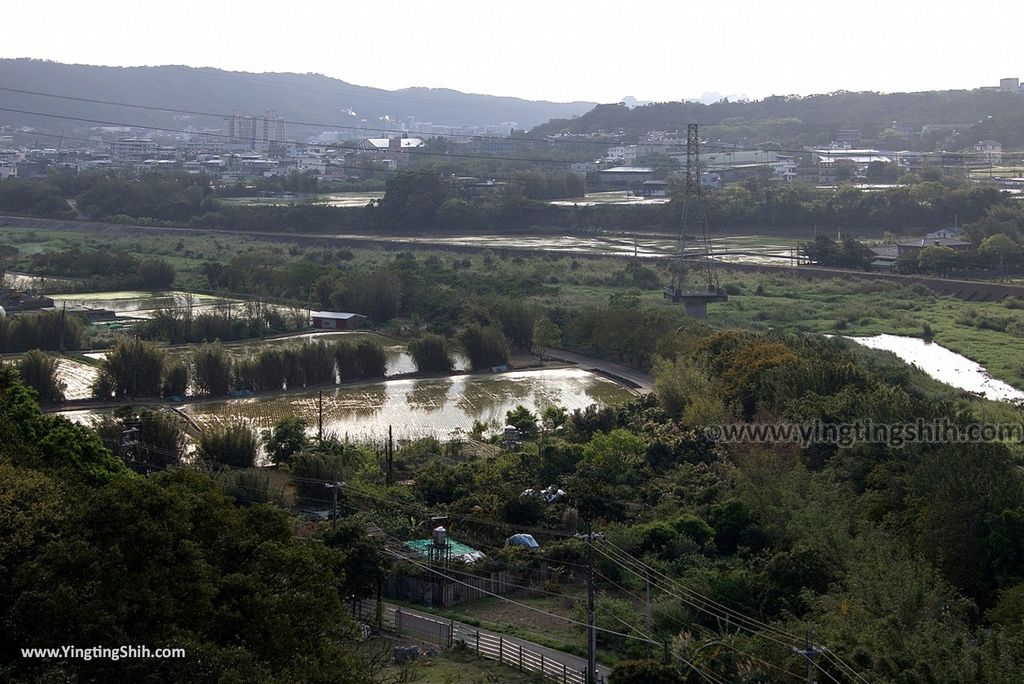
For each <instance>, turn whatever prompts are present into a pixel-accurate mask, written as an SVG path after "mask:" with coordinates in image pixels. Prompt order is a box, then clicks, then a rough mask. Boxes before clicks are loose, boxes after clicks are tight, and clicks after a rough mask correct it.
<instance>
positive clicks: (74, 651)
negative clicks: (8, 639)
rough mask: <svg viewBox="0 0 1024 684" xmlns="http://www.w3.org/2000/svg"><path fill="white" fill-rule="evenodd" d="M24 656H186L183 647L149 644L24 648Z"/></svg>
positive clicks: (122, 657) (127, 658) (22, 655)
mask: <svg viewBox="0 0 1024 684" xmlns="http://www.w3.org/2000/svg"><path fill="white" fill-rule="evenodd" d="M21 657H22V658H60V659H63V660H84V661H90V660H115V661H116V660H130V659H133V658H184V657H185V649H183V648H150V647H149V646H142V645H139V646H134V645H124V646H86V647H82V646H58V647H50V648H23V649H21Z"/></svg>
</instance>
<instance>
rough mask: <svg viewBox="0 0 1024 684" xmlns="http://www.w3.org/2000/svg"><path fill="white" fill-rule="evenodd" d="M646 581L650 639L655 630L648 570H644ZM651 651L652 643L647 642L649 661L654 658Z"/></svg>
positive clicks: (648, 633) (648, 634)
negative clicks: (652, 625) (652, 626)
mask: <svg viewBox="0 0 1024 684" xmlns="http://www.w3.org/2000/svg"><path fill="white" fill-rule="evenodd" d="M644 579H645V580H646V581H647V582H646V584H647V636H648V637H650V636H651V635H652V634H654V630H653V629H651V622H652V620H651V573H650V571H649V570H647V569H646V568H644ZM651 650H652V644H651V642H650V641H648V642H647V657H648V659H650V658H651V657H652V654H651Z"/></svg>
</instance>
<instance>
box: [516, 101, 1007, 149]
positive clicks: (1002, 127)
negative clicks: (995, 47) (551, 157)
mask: <svg viewBox="0 0 1024 684" xmlns="http://www.w3.org/2000/svg"><path fill="white" fill-rule="evenodd" d="M688 123H699V124H701V125H702V126H704V127H707V128H706V129H705V130H706V133H705V134H704V135H705V137H706V136H711V137H712V139H721V140H728V141H735V142H737V143H745V144H755V143H773V142H774V143H783V144H793V145H806V144H827V143H828V142H829V141H830V140H837V139H839V138H838V137H837V136H839V134H840V132H842V131H846V132H847V133H846V134H849V131H850V130H851V129H852V130H853V131H854V132H855V133H859V134H860V135H861V136H862V138H863V139H864V140H867V141H869V142H870V143H871V144H875V145H884V146H888V147H897V148H905V147H908V146H910V147H914V146H920V147H923V148H927V149H931V148H933V147H934V146H939V145H941V146H945V147H946V149H954V148H955V147H956V146H957V145H972V144H974V143H975V142H977V141H979V140H983V139H989V138H990V139H994V140H997V141H999V142H1000V143H1002V145H1003V146H1004V147H1014V148H1016V147H1020V146H1024V94H1018V93H1010V92H998V91H997V90H995V89H992V88H978V89H975V90H936V91H925V92H916V93H875V92H845V91H843V92H835V93H827V94H822V95H807V96H773V97H766V98H764V99H762V100H753V101H734V102H731V101H729V100H721V101H719V102H714V103H710V104H707V103H702V102H660V103H650V104H646V105H644V106H635V107H628V106H624V105H623V104H603V105H598V106H597V107H595V108H593V109H592V110H590V111H589V112H587V113H586V114H584V115H582V116H578V117H571V118H567V119H565V120H558V119H555V120H552V121H550V122H548V123H546V124H542V125H540V126H538V127H537V128H535V129H533V131H531V134H532V135H535V136H541V135H557V134H574V135H579V134H591V133H598V132H604V133H619V134H621V135H622V136H623V138H624V139H627V140H630V139H633V140H635V139H636V138H637V136H640V135H643V134H644V133H646V132H648V131H678V130H685V129H686V124H688Z"/></svg>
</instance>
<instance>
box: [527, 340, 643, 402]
mask: <svg viewBox="0 0 1024 684" xmlns="http://www.w3.org/2000/svg"><path fill="white" fill-rule="evenodd" d="M544 356H545V357H546V358H551V359H558V360H559V361H565V362H566V363H574V364H576V365H577V366H579V367H580V368H583V369H585V370H589V371H596V372H597V373H599V374H601V375H605V376H611V377H612V379H619V378H622V379H625V380H628V381H629V382H630V383H632V384H633V385H636V387H631V388H630V389H633V390H635V391H636V392H637V393H639V394H650V393H651V392H653V391H654V378H653V377H652V376H651V375H650V374H649V373H644V372H643V371H640V370H637V369H636V368H630V367H629V366H624V365H622V364H621V363H614V362H613V361H604V360H603V359H595V358H591V357H589V356H581V355H580V354H574V353H572V352H569V351H562V350H561V349H545V350H544Z"/></svg>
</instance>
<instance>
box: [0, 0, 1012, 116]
mask: <svg viewBox="0 0 1024 684" xmlns="http://www.w3.org/2000/svg"><path fill="white" fill-rule="evenodd" d="M243 7H244V11H242V8H243ZM4 19H5V25H6V26H7V27H8V28H9V29H14V30H8V31H7V32H5V36H4V40H3V41H2V42H0V57H8V58H10V57H32V58H37V59H48V60H53V61H58V62H70V63H82V64H102V65H108V66H145V65H163V64H185V65H189V66H207V67H217V68H222V69H229V70H235V71H249V72H266V71H276V72H298V73H308V72H314V73H322V74H325V75H327V76H330V77H333V78H338V79H341V80H343V81H347V82H349V83H354V84H358V85H367V86H374V87H378V88H386V89H389V90H395V89H400V88H405V87H431V88H451V89H454V90H460V91H463V92H471V93H484V94H490V95H507V96H514V97H522V98H526V99H533V100H554V101H571V100H589V101H597V102H618V101H621V100H622V99H623V98H624V97H626V96H627V95H629V96H632V97H633V98H635V99H636V100H637V101H640V102H643V101H669V100H680V99H697V100H704V101H709V100H713V99H715V97H714V96H715V95H717V94H718V93H724V94H730V93H740V94H742V96H745V97H747V98H750V99H760V98H762V97H765V96H768V95H784V94H800V95H807V94H812V93H823V92H832V91H836V90H871V91H881V92H899V91H918V90H944V89H971V88H977V87H981V86H992V85H995V84H997V83H998V80H999V79H1000V78H1002V77H1008V76H1009V77H1013V76H1022V77H1024V60H1021V59H1020V58H1019V57H1018V56H1017V55H1016V54H1015V41H1013V40H1012V36H1011V35H1010V34H1009V29H1010V27H1013V26H1016V25H1018V24H1019V23H1020V21H1019V20H1020V19H1024V6H1022V5H1020V4H1018V3H1013V2H1000V1H997V0H979V1H976V2H974V3H970V4H968V3H963V2H951V1H949V0H931V1H923V0H904V1H901V2H881V1H879V0H864V1H862V2H860V3H832V2H822V1H821V0H817V1H811V0H789V1H787V2H785V3H767V2H763V0H719V1H717V2H709V1H707V0H695V1H691V2H685V3H684V2H674V1H666V0H646V1H644V0H640V1H638V2H631V3H628V4H624V3H621V2H610V1H608V0H594V1H591V2H585V3H584V2H550V0H549V1H548V2H539V1H537V0H519V1H518V2H514V3H501V4H499V3H493V2H491V3H488V2H479V0H477V1H476V2H472V1H469V0H448V1H446V2H439V3H436V6H434V7H429V6H427V5H425V4H424V3H411V2H405V1H404V0H397V1H396V2H392V3H389V4H388V5H387V6H386V7H385V8H383V9H382V8H381V5H380V4H379V3H373V2H365V1H362V0H353V1H351V2H342V3H338V2H321V1H319V0H317V1H312V2H304V3H296V4H294V5H281V4H280V3H270V2H264V1H262V0H250V1H249V2H247V3H244V5H242V4H239V3H227V2H218V1H210V0H208V1H206V2H196V1H195V0H179V2H176V3H174V4H173V6H169V5H163V4H160V5H158V4H156V3H138V2H123V1H119V0H91V1H90V2H88V3H81V2H77V1H69V0H49V1H48V2H39V3H14V4H10V5H9V6H7V7H5V8H4ZM1000 30H1002V31H1003V32H1004V33H1005V34H1006V35H1005V36H1004V39H998V38H999V31H1000ZM953 34H955V35H956V36H957V46H956V49H951V47H950V45H949V42H948V40H947V38H948V36H950V35H953ZM993 36H995V37H996V39H995V40H993ZM709 94H713V95H711V96H709ZM729 96H730V97H734V98H735V97H737V95H729Z"/></svg>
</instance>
